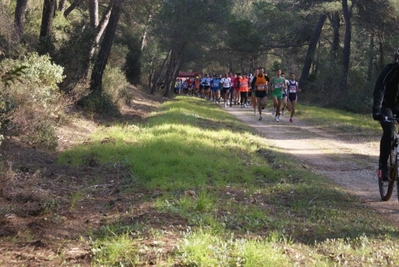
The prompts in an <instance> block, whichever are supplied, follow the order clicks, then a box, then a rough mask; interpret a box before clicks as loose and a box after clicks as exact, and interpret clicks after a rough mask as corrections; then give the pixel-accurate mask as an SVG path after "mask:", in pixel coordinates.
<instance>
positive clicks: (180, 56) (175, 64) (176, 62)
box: [163, 42, 186, 97]
mask: <svg viewBox="0 0 399 267" xmlns="http://www.w3.org/2000/svg"><path fill="white" fill-rule="evenodd" d="M185 48H186V42H184V43H182V44H180V45H179V46H178V47H177V49H174V50H173V51H174V52H173V54H174V55H173V56H172V57H171V61H170V63H169V70H170V71H169V74H167V75H166V77H167V79H168V80H167V81H166V87H165V92H164V94H163V96H164V97H168V96H169V93H170V89H171V88H172V87H173V86H174V84H175V81H176V78H177V76H178V75H179V71H180V69H181V67H182V66H183V62H184V51H185Z"/></svg>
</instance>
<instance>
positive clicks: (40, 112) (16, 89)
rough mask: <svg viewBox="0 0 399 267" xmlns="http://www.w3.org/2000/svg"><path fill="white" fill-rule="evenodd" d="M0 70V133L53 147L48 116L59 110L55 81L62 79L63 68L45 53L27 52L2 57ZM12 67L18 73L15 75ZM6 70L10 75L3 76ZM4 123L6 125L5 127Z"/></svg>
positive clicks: (56, 82) (50, 121)
mask: <svg viewBox="0 0 399 267" xmlns="http://www.w3.org/2000/svg"><path fill="white" fill-rule="evenodd" d="M0 70H1V72H2V75H1V76H2V80H3V84H0V115H1V117H0V124H1V125H2V126H3V133H6V134H8V135H11V134H19V135H21V137H22V139H24V138H25V139H29V141H31V142H34V143H35V144H38V145H40V146H44V147H46V148H49V149H54V147H55V145H56V144H55V140H56V139H55V134H54V129H53V127H52V120H51V117H52V116H57V114H54V113H55V112H60V111H61V109H59V107H58V100H59V99H60V97H61V95H60V93H59V89H58V86H57V84H58V83H60V82H61V81H62V79H63V74H62V73H63V68H62V67H60V66H58V65H56V64H53V63H52V62H51V58H50V57H49V56H47V55H44V56H39V55H38V54H37V53H30V54H27V55H26V56H24V57H22V58H21V59H16V60H13V59H5V60H3V61H2V62H1V63H0ZM16 70H20V71H21V72H22V73H19V74H20V75H16V74H15V71H16ZM13 71H14V76H13V75H12V74H13ZM10 73H11V78H9V77H7V75H10ZM6 74H7V75H6ZM4 77H5V78H4ZM13 77H15V78H16V79H13ZM4 79H5V80H7V81H8V82H4ZM16 81H18V82H16ZM7 123H9V125H8V126H9V127H8V128H7V129H5V126H6V124H7ZM11 129H12V130H13V131H11ZM28 137H29V138H28Z"/></svg>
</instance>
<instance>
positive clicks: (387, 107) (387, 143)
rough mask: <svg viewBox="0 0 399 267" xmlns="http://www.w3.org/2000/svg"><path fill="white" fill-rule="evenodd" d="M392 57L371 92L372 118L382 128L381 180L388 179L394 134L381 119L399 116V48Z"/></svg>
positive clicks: (379, 169)
mask: <svg viewBox="0 0 399 267" xmlns="http://www.w3.org/2000/svg"><path fill="white" fill-rule="evenodd" d="M394 57H395V62H394V63H391V64H388V65H386V66H385V67H384V68H383V69H382V71H381V73H380V75H379V76H378V78H377V81H376V83H375V87H374V92H373V98H374V101H373V119H374V120H378V121H380V122H381V127H382V130H383V134H382V137H381V141H380V157H379V166H378V177H379V178H380V179H382V180H383V181H387V180H389V173H388V165H387V162H388V157H389V153H390V151H391V142H392V141H393V140H394V135H395V125H394V124H393V123H392V122H386V121H384V120H383V119H384V117H388V118H393V115H394V114H395V115H396V116H397V117H399V48H398V49H397V51H396V53H395V55H394Z"/></svg>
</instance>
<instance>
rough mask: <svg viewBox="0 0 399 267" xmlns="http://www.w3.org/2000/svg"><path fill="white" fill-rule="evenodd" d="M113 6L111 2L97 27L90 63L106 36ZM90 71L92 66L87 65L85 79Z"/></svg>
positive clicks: (90, 53)
mask: <svg viewBox="0 0 399 267" xmlns="http://www.w3.org/2000/svg"><path fill="white" fill-rule="evenodd" d="M112 6H113V4H112V2H111V3H110V4H109V6H108V9H107V11H106V12H105V14H104V15H103V17H102V19H101V21H100V23H99V24H98V25H97V29H96V30H97V34H96V36H95V38H94V41H93V43H92V45H91V48H90V52H89V59H90V60H89V61H90V62H91V61H92V59H93V57H94V54H95V53H96V49H97V47H98V44H99V42H100V40H101V37H102V36H103V34H104V31H105V28H106V27H107V25H108V22H109V20H110V16H111V11H112ZM90 70H91V64H88V65H87V69H86V70H85V74H84V77H85V79H87V78H88V77H89V74H90Z"/></svg>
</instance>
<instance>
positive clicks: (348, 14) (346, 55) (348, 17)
mask: <svg viewBox="0 0 399 267" xmlns="http://www.w3.org/2000/svg"><path fill="white" fill-rule="evenodd" d="M353 3H354V1H352V5H351V7H350V8H349V7H348V0H342V11H343V15H344V20H345V39H344V49H343V52H342V77H341V81H340V83H339V91H338V93H339V95H340V96H343V95H344V94H346V93H347V89H348V88H347V83H348V72H349V59H350V55H351V41H352V9H353Z"/></svg>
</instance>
